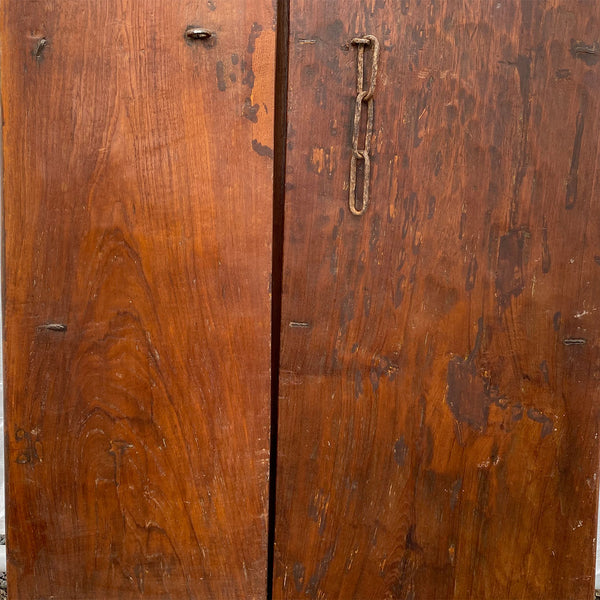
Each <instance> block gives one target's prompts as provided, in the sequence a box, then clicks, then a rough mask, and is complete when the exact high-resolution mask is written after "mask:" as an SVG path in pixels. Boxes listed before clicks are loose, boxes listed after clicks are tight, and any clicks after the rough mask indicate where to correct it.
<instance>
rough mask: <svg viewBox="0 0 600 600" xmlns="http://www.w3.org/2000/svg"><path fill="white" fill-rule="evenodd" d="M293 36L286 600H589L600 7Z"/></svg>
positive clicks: (283, 534) (280, 530)
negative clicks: (367, 187) (362, 102)
mask: <svg viewBox="0 0 600 600" xmlns="http://www.w3.org/2000/svg"><path fill="white" fill-rule="evenodd" d="M290 13H291V16H290V35H289V41H290V70H289V112H288V118H289V127H288V134H289V143H288V158H287V162H288V165H287V175H286V187H287V198H286V224H285V249H284V273H283V308H282V311H283V322H282V355H281V375H280V423H279V425H280V426H279V432H280V438H279V450H280V452H279V459H278V469H279V470H278V496H277V528H276V540H277V543H276V552H275V559H276V562H275V583H274V586H275V595H274V597H275V598H319V599H323V598H327V599H329V600H332V599H334V598H338V599H341V600H342V599H343V600H348V599H351V598H356V599H361V600H366V599H368V598H371V599H374V600H375V599H376V600H381V599H382V598H398V599H414V598H427V599H431V598H440V599H445V600H447V599H449V598H455V599H465V598H523V599H532V598H590V597H592V591H593V576H592V574H593V556H594V546H593V544H594V537H595V527H596V519H595V515H596V508H595V507H596V494H597V471H598V441H597V437H598V410H597V408H596V406H597V398H598V392H599V391H600V390H599V380H600V340H599V335H598V334H599V332H600V326H599V325H598V323H599V320H598V316H599V314H600V313H599V312H598V310H599V309H600V304H599V300H598V298H599V297H600V258H599V257H600V246H599V244H598V240H599V239H600V216H599V210H598V205H597V201H596V200H597V195H598V189H597V188H598V177H597V173H598V157H599V152H598V150H599V145H598V131H600V114H599V110H598V109H599V97H600V96H599V91H600V54H599V52H600V45H599V38H598V32H599V31H600V5H598V3H596V2H592V1H584V2H579V1H576V0H560V1H559V0H550V1H542V0H521V1H519V0H498V1H494V2H460V1H449V0H446V1H437V0H436V1H435V2H434V1H429V0H423V1H421V2H419V1H410V0H405V1H404V0H403V1H397V2H393V1H391V0H390V1H386V0H377V1H375V0H373V1H369V2H359V1H358V0H351V1H349V2H339V1H337V0H336V1H333V0H326V1H324V2H320V3H315V2H309V1H307V0H293V1H292V3H291V11H290ZM357 34H375V35H376V36H378V37H379V39H380V41H381V43H382V47H383V50H382V54H381V63H380V76H379V82H378V88H377V93H376V96H375V136H374V140H373V159H372V160H373V172H372V188H371V192H372V205H371V207H370V208H369V209H368V211H367V213H366V215H365V216H364V217H353V216H352V215H351V214H350V213H349V210H348V207H347V189H348V175H349V166H350V136H351V123H352V118H353V113H354V96H355V85H356V83H355V78H356V50H355V49H354V48H352V47H350V46H349V42H350V40H351V39H352V37H354V36H355V35H357Z"/></svg>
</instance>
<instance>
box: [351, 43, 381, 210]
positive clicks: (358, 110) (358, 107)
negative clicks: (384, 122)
mask: <svg viewBox="0 0 600 600" xmlns="http://www.w3.org/2000/svg"><path fill="white" fill-rule="evenodd" d="M352 44H353V45H354V46H357V48H358V58H357V77H356V103H355V105H354V126H353V130H352V158H351V159H350V191H349V197H348V204H349V206H350V212H351V213H352V214H353V215H357V216H360V215H362V214H364V212H365V210H366V209H367V206H368V205H369V192H370V185H371V156H370V152H371V139H372V137H373V121H374V115H375V111H374V98H373V97H374V95H375V84H376V82H377V68H378V64H379V40H378V39H377V38H376V37H375V36H374V35H365V36H363V37H358V38H354V39H353V40H352ZM368 46H370V47H372V48H373V57H372V61H371V79H370V82H369V89H367V90H365V89H364V85H365V81H364V79H365V48H366V47H368ZM363 104H366V105H367V125H366V131H365V139H364V145H363V148H362V149H361V150H359V148H358V138H359V136H360V130H361V127H360V125H361V119H362V108H363ZM359 160H362V161H364V172H363V194H362V204H361V207H360V208H358V206H357V203H356V169H357V161H359Z"/></svg>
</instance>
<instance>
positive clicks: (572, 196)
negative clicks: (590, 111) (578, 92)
mask: <svg viewBox="0 0 600 600" xmlns="http://www.w3.org/2000/svg"><path fill="white" fill-rule="evenodd" d="M583 127H584V118H583V114H582V113H581V112H578V113H577V119H576V122H575V141H574V142H573V153H572V154H571V168H570V169H569V178H568V179H567V195H566V198H565V208H566V209H567V210H570V209H572V208H573V207H574V206H575V202H576V201H577V178H578V174H579V156H580V154H581V144H582V141H583Z"/></svg>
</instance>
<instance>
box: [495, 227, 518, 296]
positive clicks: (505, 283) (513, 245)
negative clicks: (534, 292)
mask: <svg viewBox="0 0 600 600" xmlns="http://www.w3.org/2000/svg"><path fill="white" fill-rule="evenodd" d="M523 244H524V233H523V232H522V231H520V230H513V231H509V232H508V233H507V234H506V235H503V236H502V237H501V238H500V246H499V248H498V266H497V269H496V289H497V291H498V302H499V304H500V306H502V307H504V306H506V305H507V304H508V303H509V302H510V300H511V298H515V297H517V296H519V294H520V293H521V292H522V291H523V288H524V287H525V282H524V280H523Z"/></svg>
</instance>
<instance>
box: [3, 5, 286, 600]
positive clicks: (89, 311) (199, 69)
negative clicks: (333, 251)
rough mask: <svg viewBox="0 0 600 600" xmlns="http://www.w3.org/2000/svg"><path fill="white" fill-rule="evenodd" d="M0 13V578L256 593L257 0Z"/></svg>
mask: <svg viewBox="0 0 600 600" xmlns="http://www.w3.org/2000/svg"><path fill="white" fill-rule="evenodd" d="M1 12H2V31H1V34H2V65H1V69H2V97H3V110H4V165H5V168H4V224H5V231H6V237H5V266H6V271H5V274H6V282H5V294H4V300H5V317H6V320H5V335H6V344H5V351H6V354H5V374H6V398H7V400H6V410H7V413H6V420H7V427H8V433H7V435H8V455H7V456H8V459H7V460H8V532H9V536H8V548H9V593H10V597H11V598H13V599H14V600H18V599H31V598H61V599H65V600H66V599H67V598H68V599H71V598H85V599H86V600H89V599H92V598H98V599H103V600H105V599H111V598H121V599H123V598H141V597H144V598H177V599H180V598H223V599H227V600H230V599H231V598H263V597H264V596H265V584H266V537H267V515H266V511H267V498H268V493H267V476H268V459H269V456H268V448H269V406H270V403H269V361H270V355H269V338H270V297H269V277H270V263H271V248H270V244H271V242H270V240H271V191H272V190H271V188H272V183H271V181H272V180H271V175H272V150H271V148H272V137H273V125H272V124H273V116H272V115H273V78H274V49H275V31H274V28H275V21H274V19H275V15H274V9H273V6H272V4H271V2H270V1H268V0H264V1H263V0H259V1H257V2H247V3H239V2H218V1H216V2H210V1H209V2H202V3H198V2H197V3H191V2H184V1H168V2H167V1H158V0H152V1H144V2H129V1H127V0H126V1H124V2H121V1H116V0H109V1H107V2H96V1H91V0H88V1H84V2H81V1H75V0H62V1H61V2H37V1H34V0H3V1H2V3H1ZM190 25H196V26H201V27H206V28H208V29H209V30H210V31H212V32H214V35H213V36H212V37H211V38H210V39H208V40H205V41H197V42H192V41H190V40H188V39H187V38H186V37H185V35H184V32H185V30H186V28H187V27H188V26H190ZM49 324H55V325H61V326H62V325H64V326H65V327H51V326H49ZM65 328H66V330H63V329H65Z"/></svg>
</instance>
